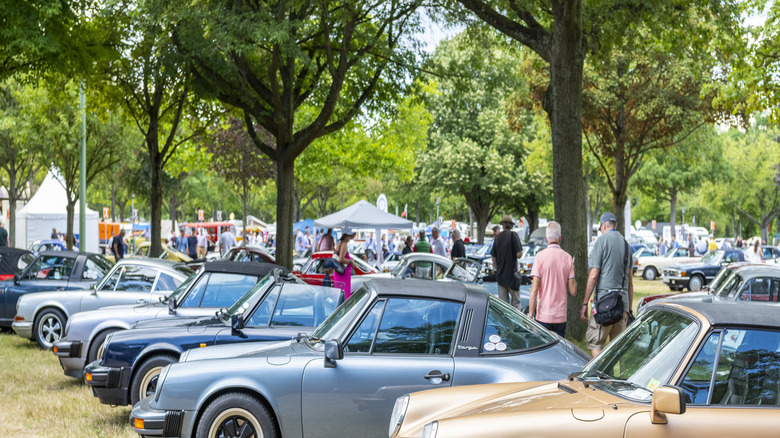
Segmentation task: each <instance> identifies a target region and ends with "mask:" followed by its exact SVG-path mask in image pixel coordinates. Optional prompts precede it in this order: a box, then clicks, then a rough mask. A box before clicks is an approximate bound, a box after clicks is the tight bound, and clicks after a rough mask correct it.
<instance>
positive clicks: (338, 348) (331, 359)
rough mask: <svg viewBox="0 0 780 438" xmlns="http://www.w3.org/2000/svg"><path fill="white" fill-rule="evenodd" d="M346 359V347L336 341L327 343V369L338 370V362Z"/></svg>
mask: <svg viewBox="0 0 780 438" xmlns="http://www.w3.org/2000/svg"><path fill="white" fill-rule="evenodd" d="M341 359H344V347H343V346H342V345H341V342H339V341H337V340H336V339H331V340H329V341H325V368H336V361H337V360H341Z"/></svg>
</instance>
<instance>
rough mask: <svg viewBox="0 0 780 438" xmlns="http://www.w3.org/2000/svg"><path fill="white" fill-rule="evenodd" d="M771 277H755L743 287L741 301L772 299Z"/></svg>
mask: <svg viewBox="0 0 780 438" xmlns="http://www.w3.org/2000/svg"><path fill="white" fill-rule="evenodd" d="M770 281H771V280H770V279H769V278H761V277H759V278H753V279H751V280H750V281H749V282H748V283H747V284H745V286H743V287H742V291H741V292H740V295H739V299H740V301H770V300H771V290H770V287H769V284H770Z"/></svg>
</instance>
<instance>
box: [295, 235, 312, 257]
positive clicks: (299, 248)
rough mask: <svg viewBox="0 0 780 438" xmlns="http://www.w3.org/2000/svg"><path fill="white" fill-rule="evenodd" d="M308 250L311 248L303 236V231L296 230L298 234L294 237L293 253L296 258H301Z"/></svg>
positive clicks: (306, 238)
mask: <svg viewBox="0 0 780 438" xmlns="http://www.w3.org/2000/svg"><path fill="white" fill-rule="evenodd" d="M309 248H311V243H310V242H309V238H308V237H306V235H305V234H303V231H301V230H298V234H297V235H296V236H295V253H296V254H297V255H298V257H302V256H303V254H304V253H305V252H306V251H307V250H308V249H309Z"/></svg>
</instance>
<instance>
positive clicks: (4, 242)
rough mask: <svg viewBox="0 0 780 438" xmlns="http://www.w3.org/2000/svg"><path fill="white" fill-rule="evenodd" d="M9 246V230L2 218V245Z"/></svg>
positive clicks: (0, 228) (0, 237)
mask: <svg viewBox="0 0 780 438" xmlns="http://www.w3.org/2000/svg"><path fill="white" fill-rule="evenodd" d="M6 246H8V230H6V229H5V227H4V226H3V221H2V220H0V247H2V248H4V247H6Z"/></svg>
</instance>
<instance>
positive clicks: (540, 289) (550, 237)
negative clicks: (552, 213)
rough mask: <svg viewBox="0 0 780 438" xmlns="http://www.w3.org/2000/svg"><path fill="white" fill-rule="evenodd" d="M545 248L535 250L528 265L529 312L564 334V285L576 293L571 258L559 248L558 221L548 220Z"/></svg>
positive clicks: (572, 293) (543, 324)
mask: <svg viewBox="0 0 780 438" xmlns="http://www.w3.org/2000/svg"><path fill="white" fill-rule="evenodd" d="M546 238H547V248H546V249H544V250H543V251H540V252H539V253H538V254H536V257H535V259H534V267H533V268H531V278H532V279H533V285H532V286H531V297H530V299H529V303H528V309H529V310H528V316H530V317H531V319H536V321H537V322H538V323H539V324H541V325H542V326H544V327H545V328H547V329H548V330H550V331H553V332H555V333H557V334H559V335H560V336H561V337H563V336H564V335H565V334H566V289H567V288H568V290H569V294H570V295H571V296H575V295H576V294H577V281H576V280H574V259H573V258H572V257H571V256H570V255H569V254H568V253H567V252H566V251H564V250H562V249H561V246H560V244H561V225H560V224H559V223H558V222H554V221H553V222H549V223H548V224H547V232H546Z"/></svg>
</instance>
